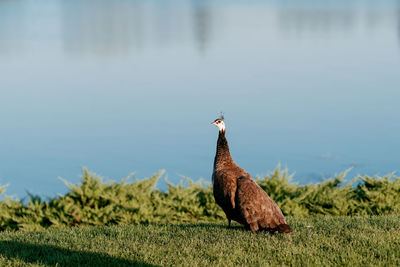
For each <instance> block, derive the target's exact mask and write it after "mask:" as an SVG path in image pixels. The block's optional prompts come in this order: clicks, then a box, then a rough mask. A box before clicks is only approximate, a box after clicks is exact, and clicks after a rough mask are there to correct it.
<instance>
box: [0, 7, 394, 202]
mask: <svg viewBox="0 0 400 267" xmlns="http://www.w3.org/2000/svg"><path fill="white" fill-rule="evenodd" d="M399 104H400V1H373V0H371V1H351V0H350V1H337V0H336V1H330V0H328V1H310V0H305V1H294V0H293V1H291V0H281V1H278V0H277V1H224V0H223V1H207V0H201V1H199V0H193V1H183V0H182V1H180V0H178V1H161V0H158V1H152V0H145V1H128V0H118V1H115V0H96V1H82V0H68V1H67V0H64V1H60V0H52V1H49V0H35V1H33V0H0V122H1V125H0V162H1V163H0V184H1V185H5V184H9V186H8V188H7V191H6V194H7V195H14V196H17V197H19V198H22V197H24V196H25V195H26V191H29V192H31V193H33V194H40V195H42V196H54V195H55V194H57V193H64V192H66V191H67V188H66V186H65V185H64V184H63V183H62V182H61V181H60V180H59V179H58V177H63V178H65V179H66V180H68V181H70V182H73V183H77V182H78V181H79V177H78V176H79V175H80V173H81V168H82V167H83V166H86V167H87V168H88V169H89V170H90V171H93V172H96V173H98V174H99V175H101V176H103V177H106V178H110V179H115V180H118V181H119V180H120V179H121V178H123V177H126V176H127V175H129V174H130V173H132V172H135V176H136V177H137V178H138V179H142V178H145V177H149V176H151V175H152V174H153V173H155V172H157V171H158V170H160V169H165V170H166V172H167V176H168V178H167V179H168V181H170V182H173V183H177V182H178V181H179V180H180V179H181V175H184V176H187V177H190V178H191V179H193V180H198V179H199V178H200V177H203V178H204V179H205V180H206V181H209V182H210V181H211V178H210V177H211V173H212V164H213V159H214V153H215V145H216V140H217V135H218V133H217V128H216V127H215V126H212V125H211V124H210V123H211V121H213V120H214V119H215V118H216V117H217V115H218V112H219V111H224V113H225V118H226V124H227V138H228V141H229V144H230V147H231V153H232V156H233V158H234V159H235V161H236V162H237V163H238V164H239V165H240V166H241V167H243V168H245V169H246V170H247V171H248V172H249V173H250V174H251V175H253V176H256V175H265V174H267V173H268V172H270V171H272V170H273V169H274V168H275V167H276V166H277V164H278V163H281V165H282V166H283V167H286V166H287V167H288V168H289V171H290V172H296V174H295V176H294V181H296V182H299V183H301V184H307V183H311V182H319V181H322V180H323V179H324V178H326V177H330V176H332V175H334V174H335V173H339V172H342V171H344V170H346V169H348V168H350V167H353V169H352V170H351V172H350V173H349V175H348V178H349V179H351V178H352V177H354V176H356V175H357V174H368V175H375V174H378V175H384V174H387V173H390V172H393V171H399V169H400V156H399V151H400V138H399V134H400V119H399ZM158 187H159V188H161V189H165V188H166V187H165V182H164V181H160V182H159V184H158Z"/></svg>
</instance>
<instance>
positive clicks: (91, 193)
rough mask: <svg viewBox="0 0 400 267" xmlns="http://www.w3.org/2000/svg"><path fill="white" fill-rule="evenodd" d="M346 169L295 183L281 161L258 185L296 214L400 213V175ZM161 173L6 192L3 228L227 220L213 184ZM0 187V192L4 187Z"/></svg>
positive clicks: (0, 216) (0, 205)
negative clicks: (23, 193) (51, 190)
mask: <svg viewBox="0 0 400 267" xmlns="http://www.w3.org/2000/svg"><path fill="white" fill-rule="evenodd" d="M345 175H346V172H344V173H342V174H340V175H338V176H337V177H334V178H331V179H328V180H326V181H324V182H322V183H320V184H310V185H304V186H301V185H297V184H295V183H291V178H292V175H289V174H288V171H287V170H281V169H280V167H279V166H278V167H277V168H276V169H275V171H274V172H272V173H271V174H270V175H267V176H265V177H263V178H260V177H258V178H257V182H258V183H259V185H260V186H261V187H262V188H263V189H264V190H265V191H266V192H267V193H268V194H269V195H270V196H271V198H272V199H274V200H275V202H276V203H277V204H278V205H279V206H280V207H281V209H282V211H283V213H284V214H286V215H289V216H295V217H308V216H315V215H330V216H345V215H389V214H399V213H400V212H399V211H400V201H398V200H399V199H400V178H399V177H396V176H394V175H388V176H385V177H369V176H359V177H356V178H354V179H353V180H352V181H351V182H349V183H344V177H345ZM161 176H162V172H160V173H158V174H156V175H154V176H153V177H150V178H147V179H144V180H140V181H139V180H133V181H132V182H130V181H129V180H130V179H131V178H132V177H128V178H126V179H124V180H123V181H121V182H115V181H109V182H103V181H102V179H101V178H100V177H98V176H96V175H95V174H93V173H90V172H88V171H87V170H86V169H84V170H83V175H82V177H81V183H80V184H78V185H73V184H70V183H68V182H67V181H65V180H64V182H65V184H66V185H67V186H68V187H69V191H68V192H67V193H66V194H65V195H61V196H58V197H54V198H50V199H47V200H43V199H41V198H40V197H38V196H33V195H29V199H28V201H21V200H13V199H11V198H9V197H5V198H4V200H2V201H1V202H0V230H39V229H43V228H49V227H52V228H54V227H55V228H57V227H65V226H77V225H115V224H138V223H182V222H183V223H184V222H198V221H202V222H206V221H224V220H225V215H224V213H223V211H222V210H221V209H220V208H219V207H218V206H217V205H216V204H215V201H214V197H213V193H212V187H211V185H210V184H209V183H205V182H203V181H199V182H197V183H194V182H192V181H191V180H189V179H187V181H188V185H187V186H183V185H182V183H181V184H179V185H176V186H175V185H172V184H169V185H168V189H167V190H166V191H165V192H163V191H160V190H158V189H157V188H155V184H156V182H157V180H158V179H160V177H161ZM4 189H5V188H4V187H2V188H0V193H2V192H3V191H4Z"/></svg>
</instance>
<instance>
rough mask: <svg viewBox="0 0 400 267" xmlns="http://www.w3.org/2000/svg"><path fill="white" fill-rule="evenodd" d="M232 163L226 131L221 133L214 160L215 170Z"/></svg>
mask: <svg viewBox="0 0 400 267" xmlns="http://www.w3.org/2000/svg"><path fill="white" fill-rule="evenodd" d="M231 162H232V157H231V153H230V152H229V146H228V141H227V140H226V138H225V131H220V132H219V135H218V141H217V152H216V154H215V159H214V169H216V168H218V167H219V166H221V165H223V164H227V163H231Z"/></svg>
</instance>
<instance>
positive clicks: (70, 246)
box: [0, 216, 400, 266]
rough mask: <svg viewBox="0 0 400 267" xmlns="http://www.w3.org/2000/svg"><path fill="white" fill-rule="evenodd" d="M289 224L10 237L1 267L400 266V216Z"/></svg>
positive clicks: (2, 238)
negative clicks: (262, 228)
mask: <svg viewBox="0 0 400 267" xmlns="http://www.w3.org/2000/svg"><path fill="white" fill-rule="evenodd" d="M288 221H289V223H290V225H291V226H292V227H293V228H294V229H295V232H294V233H292V234H288V235H279V234H275V235H270V234H268V233H264V232H262V233H252V232H249V231H246V230H244V229H243V228H242V227H241V226H240V225H237V224H236V225H234V226H233V227H232V228H227V225H226V224H221V223H220V224H218V223H197V224H163V225H156V224H150V225H124V226H121V225H119V226H117V225H116V226H100V227H93V226H92V227H72V228H63V229H49V230H43V231H33V232H23V231H17V232H3V233H0V266H132V265H143V266H149V265H153V266H154V265H157V266H159V265H162V266H165V265H174V266H175V265H186V266H210V265H220V266H222V265H226V266H232V265H253V266H254V265H263V266H281V265H295V266H310V265H320V266H328V265H347V266H349V265H351V266H399V265H400V216H378V217H313V218H306V219H298V218H290V217H289V218H288Z"/></svg>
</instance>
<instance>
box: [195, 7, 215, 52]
mask: <svg viewBox="0 0 400 267" xmlns="http://www.w3.org/2000/svg"><path fill="white" fill-rule="evenodd" d="M192 6H193V33H194V37H195V41H196V44H197V47H198V49H199V51H200V52H202V53H204V52H205V51H206V49H207V44H208V43H209V42H210V37H211V30H212V26H213V25H212V23H213V18H212V9H211V6H210V4H209V3H208V1H201V2H199V1H196V0H193V1H192Z"/></svg>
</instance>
